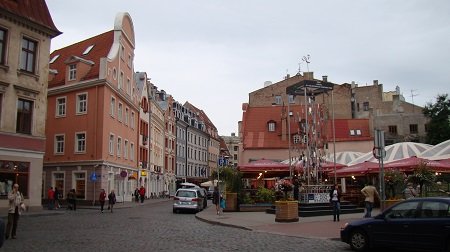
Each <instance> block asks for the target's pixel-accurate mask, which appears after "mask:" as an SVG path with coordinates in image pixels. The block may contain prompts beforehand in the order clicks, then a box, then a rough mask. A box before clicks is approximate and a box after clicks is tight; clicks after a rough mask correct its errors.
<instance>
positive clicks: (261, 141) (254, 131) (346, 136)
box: [242, 105, 371, 149]
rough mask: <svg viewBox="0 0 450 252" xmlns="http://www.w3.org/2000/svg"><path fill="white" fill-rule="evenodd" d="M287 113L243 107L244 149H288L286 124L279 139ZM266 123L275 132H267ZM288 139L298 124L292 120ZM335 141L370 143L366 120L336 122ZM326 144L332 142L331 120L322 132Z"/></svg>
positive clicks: (296, 108)
mask: <svg viewBox="0 0 450 252" xmlns="http://www.w3.org/2000/svg"><path fill="white" fill-rule="evenodd" d="M290 110H291V111H292V112H293V114H294V115H297V112H298V113H302V112H301V111H303V106H301V105H293V106H290ZM283 111H287V108H286V106H271V107H251V106H246V107H245V111H244V113H243V116H242V129H243V138H242V139H243V140H242V141H243V147H244V149H249V148H250V149H252V148H253V149H255V148H256V149H279V148H281V149H282V148H286V149H287V148H288V141H289V140H288V137H287V135H288V127H287V125H286V129H285V134H286V140H282V134H283V129H282V124H283V123H282V113H283ZM268 122H275V131H274V132H269V131H268V126H267V123H268ZM290 128H291V136H292V135H294V134H297V133H298V131H299V126H298V122H296V121H295V120H291V127H290ZM357 129H359V130H360V133H361V134H360V135H357V134H356V133H355V135H353V136H352V135H350V130H355V131H356V130H357ZM335 130H336V141H365V140H370V139H371V137H370V132H369V120H368V119H336V120H335ZM324 131H325V132H326V135H327V137H328V141H331V140H332V137H333V134H332V124H331V120H329V121H328V123H327V128H326V129H324Z"/></svg>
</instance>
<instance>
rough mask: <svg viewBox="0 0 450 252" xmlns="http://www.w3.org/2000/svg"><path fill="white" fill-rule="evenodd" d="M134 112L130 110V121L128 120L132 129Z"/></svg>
mask: <svg viewBox="0 0 450 252" xmlns="http://www.w3.org/2000/svg"><path fill="white" fill-rule="evenodd" d="M134 121H135V120H134V112H133V111H131V121H130V127H131V128H132V129H134Z"/></svg>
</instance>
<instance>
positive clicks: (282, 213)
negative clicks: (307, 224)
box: [275, 201, 298, 222]
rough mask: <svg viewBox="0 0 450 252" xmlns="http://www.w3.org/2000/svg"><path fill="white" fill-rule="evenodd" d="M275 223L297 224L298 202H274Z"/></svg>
mask: <svg viewBox="0 0 450 252" xmlns="http://www.w3.org/2000/svg"><path fill="white" fill-rule="evenodd" d="M275 221H276V222H297V221H298V201H275Z"/></svg>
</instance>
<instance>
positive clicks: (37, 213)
mask: <svg viewBox="0 0 450 252" xmlns="http://www.w3.org/2000/svg"><path fill="white" fill-rule="evenodd" d="M171 200H173V199H170V198H162V199H146V200H144V203H140V202H139V203H136V202H134V201H132V202H130V201H126V202H118V203H116V204H115V205H114V209H121V208H132V207H139V206H142V205H148V204H156V203H160V202H166V201H171ZM107 208H108V201H106V203H105V211H107V210H106V209H107ZM79 209H90V210H98V211H100V203H99V202H98V201H96V202H95V205H94V206H92V205H77V210H79ZM2 210H3V211H1V212H0V218H1V217H3V218H7V217H8V210H7V209H6V208H5V209H2ZM67 211H72V210H68V209H67V205H63V206H62V207H61V208H59V209H54V210H48V209H47V208H46V206H45V205H43V206H42V209H41V210H33V211H26V212H22V216H32V217H38V216H48V215H53V214H64V213H66V212H67Z"/></svg>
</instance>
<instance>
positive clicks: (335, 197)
mask: <svg viewBox="0 0 450 252" xmlns="http://www.w3.org/2000/svg"><path fill="white" fill-rule="evenodd" d="M330 203H331V206H332V207H333V221H336V219H337V221H339V212H340V211H341V191H340V190H339V187H338V185H337V184H335V185H334V188H333V189H331V190H330Z"/></svg>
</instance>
